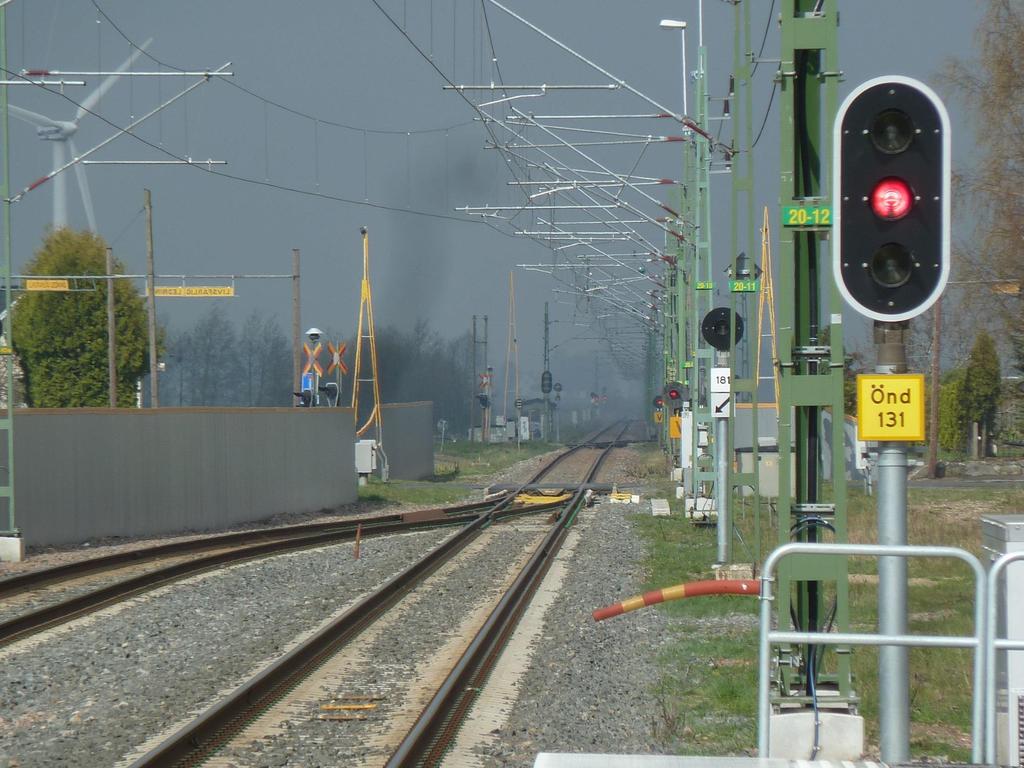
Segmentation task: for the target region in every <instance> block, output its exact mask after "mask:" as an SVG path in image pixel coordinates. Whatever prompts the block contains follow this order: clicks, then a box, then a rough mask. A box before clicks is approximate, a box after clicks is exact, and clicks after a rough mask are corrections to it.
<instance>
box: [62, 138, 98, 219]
mask: <svg viewBox="0 0 1024 768" xmlns="http://www.w3.org/2000/svg"><path fill="white" fill-rule="evenodd" d="M68 147H69V148H70V149H71V157H72V159H73V158H76V157H78V147H76V146H75V142H74V141H72V140H71V139H68ZM75 177H76V178H77V179H78V191H79V192H81V193H82V206H83V207H84V208H85V220H86V221H87V222H89V231H90V232H95V231H96V215H95V214H94V213H93V210H92V195H91V194H89V180H88V178H86V175H85V166H84V165H82V164H81V163H75Z"/></svg>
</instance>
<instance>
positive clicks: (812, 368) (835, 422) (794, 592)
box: [775, 0, 856, 711]
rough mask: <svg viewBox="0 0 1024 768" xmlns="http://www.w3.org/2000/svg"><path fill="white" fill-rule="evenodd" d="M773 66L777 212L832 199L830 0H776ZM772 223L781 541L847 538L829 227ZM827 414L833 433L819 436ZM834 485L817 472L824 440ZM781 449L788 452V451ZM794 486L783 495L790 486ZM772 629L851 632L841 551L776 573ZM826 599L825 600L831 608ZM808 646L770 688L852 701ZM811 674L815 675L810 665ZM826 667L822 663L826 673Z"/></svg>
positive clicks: (843, 660)
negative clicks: (778, 37) (777, 39)
mask: <svg viewBox="0 0 1024 768" xmlns="http://www.w3.org/2000/svg"><path fill="white" fill-rule="evenodd" d="M780 9H781V14H780V19H781V29H782V45H781V62H780V65H779V71H778V72H777V74H776V85H777V88H778V89H779V107H780V117H781V136H780V140H781V158H780V171H781V176H780V185H779V205H780V214H782V213H784V212H785V209H786V208H787V207H793V206H798V207H819V208H823V207H829V206H830V200H829V199H828V194H827V190H828V189H829V186H828V185H827V183H826V180H825V179H824V178H823V173H824V171H825V169H826V167H827V164H826V163H824V162H823V160H822V158H828V157H831V150H832V148H831V126H832V122H833V118H834V117H835V114H836V109H837V104H838V101H837V97H838V85H839V79H840V74H841V73H840V72H839V66H838V51H837V44H836V40H837V31H838V22H839V16H838V13H839V9H838V0H782V2H781V6H780ZM782 219H783V220H782V221H781V222H779V224H781V225H782V226H781V227H780V229H779V231H780V232H781V235H780V242H779V249H778V250H779V259H778V264H779V274H778V280H777V286H778V296H779V306H778V310H779V315H778V316H779V327H778V350H779V358H780V359H779V366H780V375H781V391H780V403H779V464H780V473H779V506H778V516H779V535H778V541H779V543H780V544H784V543H787V542H789V541H793V540H798V541H822V540H826V541H837V542H845V541H846V540H847V526H846V501H847V499H846V472H845V466H844V450H843V422H844V416H843V366H844V356H843V338H842V303H841V300H840V297H839V294H838V290H837V289H836V288H835V284H834V281H833V280H832V275H831V258H830V257H829V252H828V249H827V247H826V244H827V242H828V240H827V238H828V235H829V228H828V227H821V226H817V227H816V226H806V225H805V226H790V225H791V224H793V222H792V221H790V220H789V217H787V216H782ZM823 414H827V415H828V416H829V417H830V419H831V427H830V429H831V439H830V440H823V437H824V435H823V432H824V430H825V427H824V426H823V424H824V421H825V419H824V418H823ZM823 444H825V445H828V446H831V456H830V457H826V462H827V463H828V465H829V466H830V468H831V489H830V491H829V488H828V486H827V485H826V483H825V482H824V480H825V478H824V477H823V476H822V475H823V472H822V470H823V469H824V462H823V461H822V459H821V457H822V454H823V451H822V445H823ZM790 446H792V449H793V455H792V457H791V455H790ZM791 482H792V483H793V485H794V489H795V490H794V492H791V488H790V483H791ZM778 580H779V585H778V592H777V598H776V611H777V618H778V625H779V626H780V627H784V626H790V624H791V610H792V616H793V617H795V621H796V624H797V625H798V626H799V628H800V629H806V630H810V631H814V630H818V631H823V630H826V629H827V628H829V627H833V628H835V629H837V630H838V631H840V632H845V631H848V625H849V615H848V583H847V565H846V561H845V560H844V559H842V558H824V557H822V558H811V557H808V558H799V559H795V560H793V561H791V562H790V563H789V564H788V566H787V567H786V568H785V569H780V571H779V577H778ZM833 606H834V607H833ZM815 653H816V651H815V650H814V648H813V647H806V648H800V649H797V648H785V647H783V648H780V649H779V656H778V659H779V662H780V663H779V665H778V670H779V674H778V679H777V680H776V688H775V696H776V698H777V699H780V698H781V699H786V700H787V701H788V702H790V703H793V704H805V705H808V706H809V705H810V704H812V700H813V698H814V696H815V695H816V694H817V693H818V692H821V691H823V690H825V689H829V694H830V695H829V697H828V703H829V707H830V709H832V711H835V707H836V706H837V705H838V706H844V705H845V706H846V707H847V708H853V707H854V706H855V705H856V695H855V693H854V691H853V686H852V679H851V673H850V654H849V649H848V648H843V647H838V648H837V649H836V654H835V659H834V663H829V664H825V665H824V666H822V665H821V663H820V662H821V659H820V658H815ZM816 670H817V671H816ZM824 670H828V671H827V672H826V671H824Z"/></svg>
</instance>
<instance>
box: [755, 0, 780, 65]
mask: <svg viewBox="0 0 1024 768" xmlns="http://www.w3.org/2000/svg"><path fill="white" fill-rule="evenodd" d="M774 15H775V0H772V4H771V7H770V8H769V9H768V20H767V21H766V22H765V23H764V35H763V36H762V37H761V50H760V51H758V52H757V59H755V60H754V68H753V69H751V70H750V77H751V78H753V77H754V75H755V74H756V73H757V66H758V64H760V63H761V61H760V60H761V56H762V54H764V44H765V42H767V40H768V30H769V29H771V26H772V16H774Z"/></svg>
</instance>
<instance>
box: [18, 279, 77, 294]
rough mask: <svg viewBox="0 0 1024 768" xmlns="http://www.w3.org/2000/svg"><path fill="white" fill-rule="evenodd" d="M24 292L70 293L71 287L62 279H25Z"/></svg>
mask: <svg viewBox="0 0 1024 768" xmlns="http://www.w3.org/2000/svg"><path fill="white" fill-rule="evenodd" d="M25 290H26V291H70V290H71V286H70V285H68V281H67V280H65V279H63V278H56V277H51V278H47V279H43V278H38V277H29V278H26V279H25Z"/></svg>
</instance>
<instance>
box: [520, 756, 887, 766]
mask: <svg viewBox="0 0 1024 768" xmlns="http://www.w3.org/2000/svg"><path fill="white" fill-rule="evenodd" d="M884 765H885V764H884V763H853V762H844V763H843V764H842V766H841V768H880V767H881V766H884ZM533 768H840V766H838V765H837V764H836V763H831V762H825V761H819V760H814V761H810V760H781V759H774V760H770V759H762V758H759V757H699V756H693V755H690V756H676V755H596V754H561V753H556V752H541V753H539V754H538V755H537V758H536V760H535V761H534V763H533Z"/></svg>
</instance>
